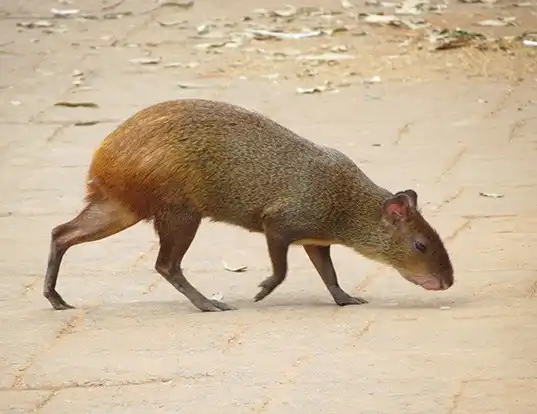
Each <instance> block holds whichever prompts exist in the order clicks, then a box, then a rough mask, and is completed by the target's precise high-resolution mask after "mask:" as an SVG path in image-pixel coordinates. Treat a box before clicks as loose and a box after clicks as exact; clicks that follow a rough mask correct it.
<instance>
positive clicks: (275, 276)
mask: <svg viewBox="0 0 537 414" xmlns="http://www.w3.org/2000/svg"><path fill="white" fill-rule="evenodd" d="M265 234H266V238H267V247H268V251H269V256H270V261H271V262H272V276H270V277H267V278H266V279H265V280H263V282H261V283H260V284H259V287H260V288H261V290H260V291H259V293H258V294H257V295H255V297H254V302H259V301H260V300H262V299H264V298H265V297H267V296H268V295H269V294H270V293H271V292H272V291H273V290H274V289H276V288H277V287H278V286H279V285H280V284H281V283H282V282H283V281H284V280H285V277H286V275H287V253H288V251H289V243H288V242H287V241H286V240H285V239H282V238H281V237H278V236H275V235H272V234H271V233H270V232H266V233H265Z"/></svg>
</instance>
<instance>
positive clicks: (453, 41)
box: [429, 29, 486, 50]
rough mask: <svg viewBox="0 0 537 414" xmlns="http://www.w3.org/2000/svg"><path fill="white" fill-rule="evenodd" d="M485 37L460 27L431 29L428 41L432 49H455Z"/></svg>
mask: <svg viewBox="0 0 537 414" xmlns="http://www.w3.org/2000/svg"><path fill="white" fill-rule="evenodd" d="M485 39H486V38H485V36H484V35H483V34H481V33H477V32H468V31H466V30H461V29H455V30H449V29H441V30H433V31H432V32H431V33H430V35H429V42H430V43H431V45H432V49H433V50H449V49H457V48H460V47H465V46H468V45H470V44H472V43H474V42H475V41H478V40H479V41H483V40H485Z"/></svg>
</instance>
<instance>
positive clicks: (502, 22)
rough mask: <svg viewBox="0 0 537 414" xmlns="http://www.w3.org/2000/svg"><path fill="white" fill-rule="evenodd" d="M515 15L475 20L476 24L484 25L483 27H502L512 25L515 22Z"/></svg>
mask: <svg viewBox="0 0 537 414" xmlns="http://www.w3.org/2000/svg"><path fill="white" fill-rule="evenodd" d="M515 21H516V17H503V18H502V17H499V18H497V19H491V20H482V21H480V22H477V23H476V24H477V25H478V26H484V27H504V26H512V25H513V24H515Z"/></svg>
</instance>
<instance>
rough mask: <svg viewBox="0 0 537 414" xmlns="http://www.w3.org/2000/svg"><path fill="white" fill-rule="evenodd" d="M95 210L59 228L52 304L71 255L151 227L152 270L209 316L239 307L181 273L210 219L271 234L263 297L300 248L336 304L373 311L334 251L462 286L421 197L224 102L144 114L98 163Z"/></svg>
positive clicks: (49, 287)
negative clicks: (341, 278)
mask: <svg viewBox="0 0 537 414" xmlns="http://www.w3.org/2000/svg"><path fill="white" fill-rule="evenodd" d="M86 188H87V194H86V206H85V207H84V209H83V210H82V211H81V212H80V213H79V214H78V215H77V216H76V217H75V218H73V219H72V220H71V221H69V222H66V223H63V224H60V225H58V226H56V227H55V228H54V229H53V230H52V240H51V248H50V253H49V259H48V266H47V273H46V277H45V283H44V290H43V293H44V296H45V297H46V298H47V299H48V300H49V302H50V303H51V305H52V306H53V307H54V309H68V308H71V307H72V306H71V305H69V304H68V303H67V302H65V300H64V299H63V298H62V297H61V295H60V294H59V293H58V292H57V291H56V282H57V278H58V272H59V269H60V264H61V261H62V259H63V256H64V254H65V252H66V251H67V250H68V249H69V248H70V247H72V246H74V245H77V244H80V243H84V242H89V241H95V240H99V239H103V238H105V237H108V236H111V235H113V234H115V233H118V232H120V231H122V230H124V229H126V228H129V227H131V226H133V225H135V224H136V223H138V222H139V221H141V220H150V221H153V225H154V227H155V230H156V233H157V235H158V237H159V242H160V248H159V253H158V256H157V260H156V263H155V269H156V270H157V272H158V273H160V274H161V275H162V276H163V277H164V278H165V279H166V280H167V281H168V282H170V284H171V285H173V286H174V287H175V288H176V289H177V290H178V291H179V292H181V293H182V294H184V295H185V296H186V297H187V298H188V299H189V300H190V302H191V303H192V304H193V305H194V306H196V307H197V308H198V309H200V310H202V311H220V310H231V309H233V307H232V306H230V305H228V304H226V303H223V302H220V301H218V300H215V299H208V298H207V297H205V296H204V295H203V294H202V293H201V292H200V291H198V290H197V289H196V288H195V287H194V286H192V285H191V284H190V283H189V282H188V280H187V279H186V277H185V275H184V274H183V270H182V261H183V257H184V255H185V254H186V252H187V250H188V249H189V247H190V245H191V243H192V241H193V240H194V237H195V235H196V232H197V230H198V227H199V226H200V223H201V221H202V219H203V218H205V217H210V218H212V219H213V220H216V221H223V222H226V223H230V224H234V225H237V226H240V227H243V228H245V229H248V230H250V231H254V232H262V233H263V234H264V237H265V240H266V243H267V248H268V253H269V256H270V259H271V263H272V275H271V276H270V277H268V278H266V279H265V280H263V281H262V282H261V284H260V285H259V286H260V287H261V289H260V291H259V292H258V293H257V295H256V296H255V297H254V300H255V301H259V300H262V299H263V298H265V297H266V296H268V295H269V294H270V293H271V292H272V291H273V290H274V289H275V288H276V287H277V286H279V285H280V284H281V283H282V282H283V280H284V279H285V277H286V275H287V268H288V266H287V255H288V250H289V248H290V246H291V245H297V244H298V245H302V246H303V248H304V251H305V252H306V253H307V255H308V257H309V258H310V260H311V262H312V264H313V266H314V267H315V269H316V270H317V272H318V273H319V275H320V276H321V279H322V280H323V282H324V284H325V286H326V288H327V289H328V291H329V292H330V294H331V295H332V298H333V299H334V301H335V302H336V303H337V304H338V305H340V306H344V305H357V304H363V303H366V301H365V300H364V299H362V298H359V297H354V296H351V295H349V294H348V293H347V292H345V291H344V290H343V289H342V288H341V287H340V286H339V283H338V279H337V275H336V272H335V269H334V266H333V263H332V260H331V256H330V246H331V245H333V244H340V245H343V246H347V247H350V248H352V249H354V250H355V251H357V252H358V253H360V254H362V255H364V256H366V257H369V258H371V259H374V260H377V261H379V262H382V263H386V264H388V265H390V266H392V267H394V268H395V269H397V270H398V271H399V273H400V274H401V275H402V276H403V277H404V278H405V279H407V280H409V281H411V282H412V283H414V284H416V285H419V286H421V287H423V288H425V289H428V290H445V289H448V288H449V287H450V286H451V285H452V284H453V268H452V266H451V262H450V259H449V256H448V254H447V251H446V250H445V248H444V245H443V243H442V240H441V239H440V237H439V236H438V234H437V233H436V231H435V230H434V229H433V228H432V227H431V226H430V225H429V223H427V221H426V220H425V219H424V218H423V216H422V215H421V213H420V212H419V209H418V206H417V197H418V196H417V194H416V192H415V191H413V190H410V189H409V190H405V191H399V192H397V193H395V194H392V193H390V192H389V191H388V190H386V189H384V188H382V187H379V186H377V185H375V184H374V183H373V182H372V181H371V180H370V179H369V178H367V177H366V176H365V174H364V173H363V172H362V171H361V170H360V169H359V168H358V167H357V166H356V165H355V164H354V163H353V162H352V161H351V160H350V159H349V158H347V157H346V156H345V155H343V154H342V153H340V152H339V151H336V150H335V149H331V148H327V147H323V146H320V145H316V144H314V143H313V142H311V141H308V140H306V139H304V138H302V137H300V136H298V135H297V134H295V133H294V132H292V131H290V130H289V129H287V128H284V127H283V126H281V125H279V124H277V123H275V122H273V121H271V120H269V119H268V118H266V117H264V116H262V115H260V114H257V113H254V112H250V111H248V110H246V109H243V108H240V107H238V106H234V105H230V104H228V103H225V102H215V101H207V100H200V99H185V100H178V101H168V102H162V103H159V104H156V105H153V106H151V107H148V108H146V109H143V110H141V111H139V112H138V113H136V114H135V115H134V116H132V117H131V118H129V119H128V120H126V121H125V122H124V123H123V124H121V125H120V126H119V127H117V128H116V130H115V131H113V132H112V133H111V134H110V135H109V136H108V137H106V138H105V139H104V141H103V142H102V144H101V146H100V147H99V148H97V150H96V151H95V154H94V156H93V160H92V163H91V165H90V168H89V172H88V179H87V183H86Z"/></svg>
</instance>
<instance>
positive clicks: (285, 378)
mask: <svg viewBox="0 0 537 414" xmlns="http://www.w3.org/2000/svg"><path fill="white" fill-rule="evenodd" d="M309 359H311V355H304V356H301V357H298V358H297V360H296V361H295V362H294V363H293V365H291V367H290V368H289V369H288V370H287V371H286V372H285V373H284V374H283V375H282V376H281V377H280V379H278V380H276V381H275V385H274V386H273V387H272V390H270V391H269V393H268V396H267V397H266V398H265V399H264V400H263V402H262V403H261V404H260V406H259V407H258V408H257V409H256V410H255V413H256V414H261V413H264V412H266V411H267V409H268V407H269V406H270V404H271V403H272V402H273V401H274V399H275V398H277V397H278V396H280V395H281V394H282V393H283V391H282V388H285V386H286V385H290V384H293V383H294V382H295V379H296V377H297V375H298V374H299V373H300V367H301V366H303V365H304V363H305V362H307V361H308V360H309ZM278 390H280V391H279V392H278Z"/></svg>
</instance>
